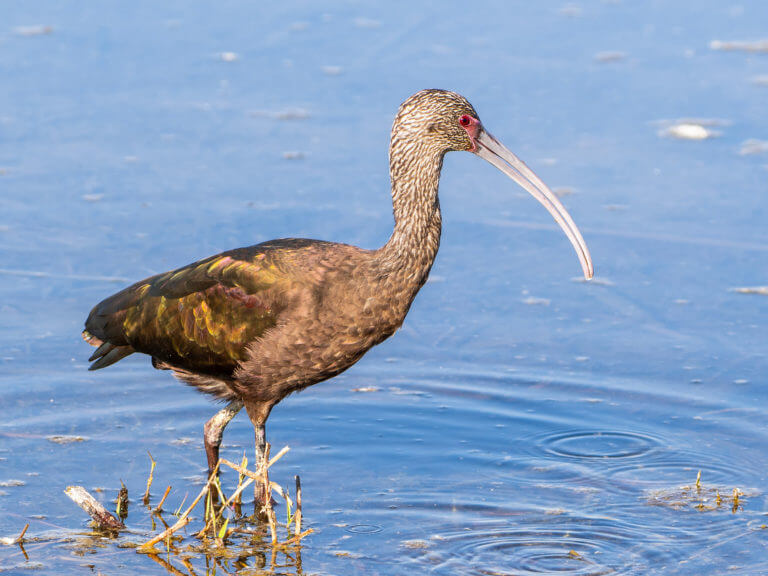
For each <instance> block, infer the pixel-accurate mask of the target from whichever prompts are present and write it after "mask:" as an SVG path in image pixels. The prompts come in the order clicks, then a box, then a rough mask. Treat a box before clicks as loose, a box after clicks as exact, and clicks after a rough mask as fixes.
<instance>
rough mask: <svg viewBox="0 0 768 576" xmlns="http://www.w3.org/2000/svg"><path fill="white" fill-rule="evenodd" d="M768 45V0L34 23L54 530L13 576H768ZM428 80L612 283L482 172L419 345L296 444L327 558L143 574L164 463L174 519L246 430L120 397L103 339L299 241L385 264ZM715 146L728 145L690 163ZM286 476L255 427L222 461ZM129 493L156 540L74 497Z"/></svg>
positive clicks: (15, 32)
mask: <svg viewBox="0 0 768 576" xmlns="http://www.w3.org/2000/svg"><path fill="white" fill-rule="evenodd" d="M766 21H768V6H765V5H764V4H763V3H761V2H757V1H752V2H741V3H739V4H728V3H720V2H705V3H701V2H692V1H691V2H688V1H686V2H676V3H665V2H645V3H632V2H621V1H617V2H607V1H604V2H599V1H594V2H586V1H585V2H578V3H544V2H542V3H530V2H489V3H485V4H484V5H482V6H474V7H469V5H468V4H467V3H459V2H442V3H439V4H436V5H427V4H424V5H418V4H416V5H414V4H412V3H406V2H389V3H386V4H383V3H382V4H376V5H375V4H367V3H360V2H344V3H338V4H335V5H330V6H321V5H319V4H318V3H314V2H282V3H280V4H279V6H263V7H262V6H258V5H255V4H252V3H246V2H225V3H219V4H217V5H216V7H215V8H214V7H213V6H212V5H210V4H208V3H202V2H165V3H161V4H158V3H154V2H131V3H116V2H111V3H98V4H88V5H83V4H82V3H74V2H35V3H15V4H14V5H12V6H6V7H5V9H4V11H3V18H2V22H1V23H0V74H2V78H3V80H2V85H3V90H0V317H1V318H2V320H0V413H2V415H3V418H2V420H1V421H0V512H2V513H0V537H3V536H5V537H13V536H15V535H16V534H18V533H19V532H20V530H21V528H22V527H23V526H24V524H26V523H29V524H30V527H29V530H28V533H27V535H26V538H27V540H26V542H25V544H24V545H23V549H22V547H19V546H18V545H0V573H3V574H5V573H8V574H15V573H29V572H30V571H31V573H38V574H61V573H83V574H86V573H87V574H92V573H99V572H101V573H103V574H134V573H136V572H137V571H139V572H141V573H157V574H165V573H173V574H176V573H182V574H192V573H196V574H201V573H209V574H213V573H214V572H215V573H225V572H224V571H225V570H226V571H227V572H229V573H235V572H238V573H242V574H255V573H263V572H259V570H262V569H263V570H266V571H267V573H275V574H382V575H388V574H403V573H431V574H441V575H442V574H451V575H456V574H516V575H517V574H533V573H569V574H570V573H572V574H648V573H658V574H718V573H726V572H727V573H729V574H744V575H753V574H762V573H766V572H768V529H765V526H766V525H767V524H768V499H766V486H767V485H768V424H767V423H768V409H766V405H768V391H767V389H766V374H768V356H767V355H766V350H767V349H768V347H767V346H766V345H767V344H768V295H766V293H767V292H768V289H766V288H765V287H766V286H768V266H766V262H767V261H768V227H767V226H766V225H765V222H766V221H767V220H768V210H767V209H766V206H767V205H768V203H766V197H768V196H767V195H766V193H768V186H767V185H766V182H768V152H766V150H768V145H767V144H766V142H768V115H766V113H765V102H766V99H767V98H768V81H767V80H766V78H768V53H766V52H765V48H764V47H763V48H762V51H761V45H760V44H759V41H761V40H762V41H763V42H765V38H766V32H765V26H764V23H765V22H766ZM713 42H715V44H713ZM717 42H742V43H744V42H746V43H749V42H752V43H754V44H751V45H750V44H748V45H747V46H743V45H725V47H726V48H734V49H722V48H723V45H722V44H717ZM745 48H751V50H750V49H745ZM427 87H442V88H448V89H452V90H455V91H457V92H460V93H462V94H464V95H465V96H466V97H467V98H468V99H469V100H470V101H471V102H472V103H473V104H474V106H475V108H476V109H477V110H478V112H479V114H480V117H481V119H482V120H483V122H484V123H485V125H486V126H487V128H488V129H489V130H490V131H491V132H492V133H493V134H494V135H495V136H497V137H498V138H499V139H500V140H502V141H503V142H504V143H505V144H506V145H507V146H508V147H509V148H510V149H512V150H513V151H515V153H517V154H518V155H519V156H520V157H521V158H523V159H524V160H525V161H526V162H527V163H528V164H529V165H530V166H531V167H532V168H533V169H534V170H535V171H536V172H537V173H538V174H539V175H540V176H541V177H542V179H543V180H544V181H545V182H547V183H549V185H550V186H552V187H553V188H555V189H558V190H559V191H560V192H561V193H563V194H564V196H563V198H562V200H563V202H564V203H565V204H566V205H567V207H568V209H569V211H570V212H571V214H572V216H573V217H574V220H575V221H576V222H577V224H578V225H579V226H580V228H581V230H582V232H583V234H584V237H585V238H586V240H587V242H588V244H589V246H590V249H591V251H592V256H593V259H594V262H595V267H596V279H595V281H593V282H592V283H590V284H586V283H584V282H582V281H579V278H578V277H579V274H580V270H579V266H578V262H577V259H576V257H575V255H574V254H573V251H572V249H571V248H570V246H569V244H568V242H567V240H566V239H565V237H564V236H563V235H562V233H561V232H560V231H559V230H558V229H557V227H556V225H555V224H554V223H553V222H552V221H551V219H550V218H549V216H548V215H547V214H546V212H545V211H544V210H542V209H541V207H540V206H539V205H538V204H537V203H536V202H535V201H533V200H532V199H530V198H529V197H528V196H527V194H526V193H525V192H523V191H522V190H521V189H519V188H517V187H516V186H515V184H514V183H512V182H511V181H509V180H508V179H506V178H505V177H504V176H503V175H501V174H499V173H498V172H497V171H496V170H494V169H493V168H491V167H490V166H488V165H487V164H485V163H484V162H482V161H480V160H479V159H478V158H475V157H472V156H471V155H468V154H451V155H449V156H448V157H447V158H446V162H445V167H444V171H443V178H442V181H441V205H442V208H443V216H444V229H443V239H442V245H441V249H440V253H439V255H438V259H437V262H436V264H435V266H434V268H433V271H432V276H431V279H430V281H429V282H428V283H427V285H426V286H425V287H424V288H423V290H422V292H421V293H420V294H419V296H418V298H417V299H416V301H415V303H414V305H413V307H412V309H411V312H410V314H409V316H408V318H407V320H406V322H405V324H404V326H403V328H402V329H401V330H400V331H399V332H398V334H396V335H395V336H394V337H393V338H392V339H391V340H390V341H387V342H385V343H384V344H383V345H381V346H379V347H377V348H376V349H374V350H372V351H371V352H370V353H369V354H368V355H367V356H366V357H365V358H364V359H363V360H362V361H361V362H360V363H359V364H358V365H357V366H356V367H354V368H353V369H351V370H350V371H349V372H347V373H345V374H343V375H341V376H340V377H338V378H336V379H334V380H333V381H330V382H326V383H323V384H321V385H318V386H315V387H313V388H311V389H308V390H307V391H305V392H303V393H301V394H299V395H296V396H293V397H289V398H288V399H286V400H285V401H284V402H283V403H281V404H280V405H279V406H278V407H277V408H276V409H275V410H274V411H273V413H272V416H271V418H270V420H269V424H268V438H269V440H270V441H271V442H272V444H273V446H275V449H277V448H279V447H282V446H284V445H290V446H291V451H290V452H289V453H288V455H286V456H285V457H284V458H283V459H282V460H281V461H280V462H279V463H278V464H277V465H276V467H275V470H274V472H273V479H276V480H277V481H278V482H280V483H281V484H284V485H288V484H289V483H292V479H293V475H294V474H300V475H301V477H302V483H303V486H304V517H305V522H306V523H307V525H308V526H309V527H312V528H314V530H315V533H314V534H312V535H310V536H309V537H308V538H306V539H305V540H304V541H303V544H302V546H301V547H300V550H299V552H298V553H296V552H295V551H292V552H291V554H290V555H287V556H286V555H285V554H283V553H282V552H280V553H278V554H276V556H275V557H273V556H272V554H271V551H270V547H269V545H268V543H267V540H262V539H259V538H257V539H255V540H254V541H249V542H245V541H244V540H242V539H240V540H237V541H234V542H233V543H231V544H230V546H229V547H228V550H227V551H226V553H223V552H221V551H219V552H214V551H211V550H207V551H206V550H205V549H203V548H201V546H200V545H199V544H195V546H196V548H194V549H193V550H192V551H189V550H187V551H186V552H183V553H182V552H178V553H174V554H170V555H167V556H166V555H163V557H162V560H163V561H165V562H166V564H163V563H162V562H161V561H160V560H158V559H154V561H153V559H152V558H150V557H148V556H145V555H140V554H137V553H136V552H135V551H134V550H133V549H132V548H131V547H130V546H131V545H133V544H135V543H139V542H143V541H145V540H147V539H148V538H149V537H150V536H151V534H154V533H156V531H153V526H152V520H151V517H150V515H149V514H148V513H147V511H146V510H145V509H144V508H143V507H142V506H141V503H140V495H141V494H142V493H143V491H144V486H145V482H146V478H147V473H148V469H149V458H148V456H147V454H146V453H147V451H150V452H151V453H152V455H153V457H154V458H155V460H156V461H157V462H158V466H157V469H156V472H155V485H154V486H155V488H153V499H154V502H156V501H157V499H159V496H160V494H161V493H162V491H163V489H164V487H165V486H167V485H172V487H173V488H172V492H171V495H170V496H169V500H168V504H167V505H166V509H167V510H168V511H169V513H168V514H166V516H168V518H166V520H167V521H169V522H170V521H173V520H175V519H174V518H173V516H171V515H170V512H171V511H173V510H175V509H176V508H178V507H179V505H180V504H181V502H182V499H183V497H184V495H185V494H190V496H193V495H194V494H195V493H197V492H198V491H199V489H200V479H201V478H202V474H203V472H204V462H205V457H204V454H203V451H202V438H201V436H202V424H203V422H204V421H205V420H206V419H207V418H208V417H210V415H212V414H213V412H214V411H215V410H216V406H214V405H212V404H211V403H210V402H209V401H208V400H207V399H206V398H204V397H202V396H201V395H199V394H197V393H196V392H195V391H194V390H191V389H189V388H187V387H185V386H182V385H180V384H178V383H176V382H175V381H173V379H172V378H171V377H170V376H169V375H168V374H167V373H161V372H156V371H154V370H153V369H152V368H151V367H150V365H149V362H148V361H147V359H146V358H141V357H139V356H134V357H131V358H129V359H127V360H124V361H123V362H121V363H120V364H118V365H115V366H113V367H111V368H109V369H108V370H104V371H100V372H97V373H89V372H87V370H86V368H87V363H86V362H85V360H86V358H87V357H88V356H89V355H90V353H91V350H90V348H89V347H88V346H87V345H86V344H85V343H83V342H82V341H81V340H80V335H79V334H80V330H81V329H82V324H83V321H84V319H85V317H86V316H87V314H88V311H89V310H90V308H91V307H92V306H93V305H94V304H95V303H96V302H98V301H99V300H101V299H102V298H104V297H105V296H108V295H109V294H111V293H112V292H114V291H117V290H118V289H120V288H121V287H123V286H125V285H127V284H128V283H130V282H132V281H135V280H137V279H141V278H143V277H146V276H148V275H150V274H154V273H157V272H161V271H164V270H168V269H170V268H173V267H177V266H181V265H184V264H187V263H188V262H191V261H194V260H196V259H199V258H201V257H204V256H207V255H210V254H214V253H216V252H218V251H222V250H225V249H228V248H232V247H236V246H243V245H250V244H254V243H257V242H260V241H263V240H267V239H270V238H276V237H286V236H299V237H310V238H322V239H328V240H334V241H341V242H348V243H354V244H358V245H361V246H365V247H370V248H372V247H376V246H379V245H381V244H382V243H383V242H385V241H386V239H387V238H388V236H389V233H390V232H391V228H392V216H391V204H390V198H389V192H388V190H389V182H388V165H387V160H386V152H387V144H388V137H389V128H390V126H391V122H392V117H393V115H394V113H395V111H396V109H397V106H398V105H399V103H400V102H401V101H402V100H403V99H405V98H406V97H407V96H409V95H410V94H411V93H413V92H415V91H417V90H419V89H422V88H427ZM683 119H688V120H686V121H685V122H683V123H688V124H693V125H695V126H697V127H698V128H697V129H696V130H697V131H696V130H695V131H694V132H693V134H698V135H702V134H704V135H706V136H711V137H707V138H704V139H700V140H691V139H680V138H675V137H670V136H669V135H668V133H667V132H665V131H667V130H668V129H669V128H670V127H671V126H672V127H673V126H675V125H679V124H680V123H681V120H683ZM750 141H752V142H751V143H750ZM745 289H746V290H745ZM359 389H373V390H372V391H369V392H359V391H358V392H353V390H359ZM56 435H64V436H75V437H77V436H80V437H82V441H79V442H71V443H66V444H60V443H56V442H52V441H51V439H50V438H51V437H52V436H56ZM251 449H252V430H251V428H250V424H249V423H248V421H247V418H245V417H244V416H240V417H239V418H238V419H237V420H235V421H234V422H233V423H232V424H231V425H230V427H229V428H228V429H227V432H226V435H225V445H224V447H223V451H222V455H223V456H224V457H226V458H229V459H232V460H239V459H240V458H241V456H242V454H243V451H247V453H248V454H249V455H250V453H251ZM699 471H701V484H702V488H701V489H700V490H699V491H696V490H695V489H689V490H686V489H685V487H691V486H692V485H694V484H695V482H696V476H697V473H698V472H699ZM121 480H122V481H123V482H125V484H126V486H127V487H128V489H129V493H130V495H131V500H132V503H131V508H130V509H129V516H128V519H127V526H128V528H129V530H128V531H127V532H125V533H123V535H121V536H120V537H119V538H117V539H102V538H94V537H93V536H92V535H91V534H90V530H89V528H88V523H87V518H86V517H85V515H84V513H83V512H81V511H80V510H79V509H78V508H77V507H75V505H74V504H72V503H71V502H70V501H69V500H68V499H67V497H66V496H65V495H64V493H63V490H64V488H65V487H66V486H67V485H71V484H81V485H83V486H85V487H86V488H88V489H89V490H91V491H93V492H94V494H96V495H97V497H99V498H101V499H102V500H103V501H104V502H105V503H107V505H108V507H112V506H113V504H111V501H112V499H113V498H114V497H115V495H116V493H117V489H118V488H119V486H120V481H121ZM232 481H233V478H232V474H231V473H230V474H228V475H226V476H225V485H226V484H227V482H229V485H230V486H231V483H232ZM734 488H737V489H738V490H739V491H740V492H741V493H742V494H743V496H742V497H741V498H740V503H739V507H737V509H736V510H735V511H734V510H733V508H732V505H731V504H732V503H731V501H725V502H723V503H722V504H721V505H719V506H718V505H715V504H714V500H713V498H712V497H711V496H712V494H713V493H714V490H717V491H718V493H720V494H721V495H722V496H723V497H728V498H730V496H731V494H732V491H733V489H734ZM97 489H103V490H101V491H99V490H97ZM691 494H693V496H691ZM705 499H706V502H705ZM200 523H201V520H200V518H199V516H198V517H197V519H196V520H195V521H193V524H191V525H190V526H195V525H199V524H200ZM190 533H191V531H190ZM186 534H187V535H186V537H185V540H184V542H182V543H180V546H182V544H183V545H192V544H194V542H195V541H194V539H192V538H191V537H189V535H188V534H189V533H186ZM185 562H186V563H187V564H185ZM190 567H191V568H190ZM174 570H175V571H177V572H174Z"/></svg>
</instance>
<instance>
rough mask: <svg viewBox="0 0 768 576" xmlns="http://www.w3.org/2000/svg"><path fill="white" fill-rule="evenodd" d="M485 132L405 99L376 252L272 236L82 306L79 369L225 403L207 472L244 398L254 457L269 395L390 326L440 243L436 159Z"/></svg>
mask: <svg viewBox="0 0 768 576" xmlns="http://www.w3.org/2000/svg"><path fill="white" fill-rule="evenodd" d="M489 138H490V139H491V140H492V137H490V135H487V133H485V131H484V130H483V128H482V125H481V124H480V122H479V119H478V118H477V113H476V112H475V110H474V108H472V106H471V105H470V104H469V102H467V101H466V100H465V99H464V98H463V97H462V96H459V95H458V94H454V93H452V92H446V91H442V90H424V91H422V92H419V93H417V94H415V95H414V96H412V97H411V98H409V99H408V100H406V101H405V102H404V103H403V104H402V105H401V107H400V110H399V112H398V115H397V117H396V118H395V122H394V125H393V128H392V139H391V144H390V175H391V180H392V200H393V208H394V216H395V228H394V231H393V233H392V236H391V237H390V239H389V241H388V242H387V243H386V244H385V245H384V246H383V247H382V248H380V249H378V250H364V249H361V248H357V247H354V246H349V245H346V244H336V243H330V242H322V241H317V240H297V239H287V240H275V241H271V242H265V243H263V244H258V245H256V246H251V247H249V248H240V249H237V250H232V251H229V252H225V253H223V254H220V255H218V256H213V257H211V258H208V259H205V260H201V261H200V262H196V263H194V264H191V265H189V266H186V267H183V268H180V269H178V270H175V271H172V272H168V273H166V274H160V275H157V276H153V277H151V278H147V279H146V280H143V281H141V282H138V283H136V284H134V285H133V286H130V287H128V288H126V289H125V290H123V291H121V292H118V293H117V294H115V295H113V296H111V297H110V298H107V299H106V300H104V301H103V302H101V303H99V304H98V305H96V307H95V308H94V309H93V310H92V312H91V314H90V316H89V317H88V320H87V321H86V329H85V332H84V337H85V338H86V340H87V341H88V342H89V343H90V344H92V345H95V346H99V348H98V349H97V350H96V352H95V353H94V355H93V356H92V357H91V360H95V362H94V364H93V365H92V366H91V369H98V368H103V367H105V366H108V365H110V364H112V363H114V362H116V361H118V360H120V359H121V358H123V357H125V356H127V355H129V354H131V353H133V352H143V353H145V354H148V355H150V356H151V357H152V362H153V365H154V366H155V367H157V368H163V369H170V370H173V371H174V373H175V374H176V376H177V377H179V378H180V379H181V380H183V381H184V382H186V383H188V384H191V385H193V386H196V387H197V388H198V389H200V390H201V391H203V392H206V393H209V394H212V395H214V396H216V397H218V398H220V399H223V400H226V401H228V402H229V404H228V406H227V407H226V408H225V409H223V410H222V411H220V412H219V413H218V414H217V415H216V416H214V418H212V419H211V420H210V421H209V422H208V423H207V424H206V427H205V444H206V453H207V457H208V465H209V468H213V467H214V465H215V463H216V460H217V459H218V448H219V444H220V442H221V435H222V432H223V429H224V427H225V426H226V424H227V423H228V422H229V420H230V419H231V418H232V417H234V415H235V414H236V413H237V412H238V411H239V409H240V408H241V407H242V406H243V405H244V406H245V407H246V410H247V412H248V415H249V417H250V419H251V421H252V423H253V424H254V427H255V430H256V441H257V458H259V457H260V455H261V451H262V450H263V445H264V422H265V421H266V419H267V417H268V415H269V412H270V410H271V409H272V407H273V406H274V405H275V404H276V403H277V402H279V401H280V400H282V399H283V398H284V397H285V396H286V395H288V394H290V393H292V392H295V391H297V390H301V389H302V388H305V387H306V386H310V385H312V384H315V383H317V382H321V381H323V380H326V379H328V378H331V377H333V376H335V375H337V374H339V373H340V372H342V371H344V370H346V369H347V368H349V367H350V366H352V365H353V364H354V363H355V362H357V361H358V360H359V359H360V358H361V357H362V356H363V354H365V352H366V351H367V350H369V349H370V348H371V347H372V346H375V345H376V344H378V343H380V342H382V341H383V340H385V339H386V338H388V337H389V336H391V335H392V334H393V333H394V332H395V331H396V330H397V329H398V328H399V327H400V325H401V324H402V322H403V320H404V319H405V316H406V314H407V312H408V309H409V308H410V305H411V303H412V302H413V299H414V297H415V296H416V293H417V292H418V290H419V288H421V286H422V285H423V284H424V282H425V281H426V279H427V275H428V274H429V270H430V268H431V267H432V263H433V262H434V259H435V255H436V254H437V250H438V246H439V243H440V229H441V218H440V206H439V202H438V194H437V193H438V181H439V177H440V170H441V168H442V162H443V156H444V155H445V153H446V152H448V151H450V150H469V151H474V152H476V153H478V154H479V155H481V156H483V154H487V152H485V150H486V149H492V147H493V146H495V144H493V142H495V140H493V142H491V140H488V139H489ZM499 146H500V145H499ZM488 147H490V148H488ZM502 148H503V147H502ZM490 161H492V162H493V160H490ZM513 177H515V176H513ZM515 178H516V177H515ZM563 211H564V210H563ZM578 238H579V240H580V236H579V237H578ZM572 241H573V239H572ZM581 242H582V243H583V240H581ZM574 246H576V242H575V241H574ZM585 250H586V247H585V246H584V251H585ZM586 258H587V259H588V253H587V255H586ZM582 264H584V261H583V260H582ZM589 266H590V275H591V262H590V264H589ZM586 270H587V268H586V267H585V274H586Z"/></svg>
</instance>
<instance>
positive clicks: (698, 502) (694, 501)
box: [647, 471, 759, 513]
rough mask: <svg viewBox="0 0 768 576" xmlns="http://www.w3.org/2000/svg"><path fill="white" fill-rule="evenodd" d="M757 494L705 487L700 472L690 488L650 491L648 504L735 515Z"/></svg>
mask: <svg viewBox="0 0 768 576" xmlns="http://www.w3.org/2000/svg"><path fill="white" fill-rule="evenodd" d="M758 495H759V494H758V493H757V492H750V493H749V494H747V493H745V492H744V491H743V490H741V489H740V488H735V487H734V488H727V487H723V486H707V485H705V484H703V483H702V481H701V471H699V473H698V475H697V476H696V482H695V483H694V484H693V485H691V486H680V487H677V488H670V489H663V490H650V491H649V492H648V494H647V497H648V502H649V503H650V504H652V505H655V506H667V507H669V508H674V509H675V510H698V511H699V512H714V511H728V510H730V511H731V512H733V513H736V512H738V511H740V510H743V509H744V506H745V504H746V502H747V500H746V499H747V497H748V496H749V497H755V496H758Z"/></svg>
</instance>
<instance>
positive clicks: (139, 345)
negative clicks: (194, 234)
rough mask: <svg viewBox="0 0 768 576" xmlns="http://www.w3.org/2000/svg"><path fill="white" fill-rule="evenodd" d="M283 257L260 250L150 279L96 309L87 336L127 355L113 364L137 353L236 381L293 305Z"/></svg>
mask: <svg viewBox="0 0 768 576" xmlns="http://www.w3.org/2000/svg"><path fill="white" fill-rule="evenodd" d="M284 256H285V254H284V252H282V251H279V250H270V249H269V246H266V245H258V246H252V247H250V248H241V249H239V250H233V251H231V252H225V253H223V254H220V255H218V256H213V257H211V258H207V259H205V260H201V261H199V262H195V263H194V264H190V265H189V266H185V267H183V268H179V269H178V270H173V271H171V272H167V273H165V274H159V275H157V276H152V277H150V278H147V279H145V280H142V281H141V282H137V283H136V284H134V285H132V286H129V287H128V288H126V289H125V290H122V291H121V292H118V293H117V294H115V295H113V296H111V297H109V298H107V299H106V300H104V301H103V302H101V303H99V304H97V305H96V307H94V309H93V310H92V311H91V314H90V316H89V317H88V320H87V321H86V333H88V334H89V336H91V337H95V338H94V343H97V342H99V341H100V342H103V343H105V344H107V343H108V344H109V345H110V347H109V348H105V350H111V349H112V348H113V347H120V348H121V349H122V351H121V355H119V357H117V356H118V354H113V355H112V356H111V358H110V360H111V359H113V358H114V361H117V360H119V359H120V358H122V357H124V355H127V354H129V353H130V352H132V351H138V352H144V353H145V354H150V355H151V356H153V357H154V358H157V359H158V360H160V361H162V362H165V363H167V364H170V365H172V366H178V367H180V368H184V369H186V370H192V371H197V372H202V373H208V374H215V375H223V374H231V373H232V372H233V371H234V369H235V368H236V366H237V363H238V362H239V361H240V360H243V359H245V356H246V348H247V346H248V344H249V343H250V342H252V341H254V340H255V339H257V338H259V337H261V336H262V335H263V334H264V333H265V332H266V331H267V330H269V329H270V328H271V327H273V326H275V325H276V323H277V321H278V319H279V317H280V315H281V313H282V312H283V310H285V308H286V307H287V306H288V302H289V294H288V291H289V290H288V289H289V287H290V285H291V283H290V281H289V279H288V277H287V276H286V274H284V273H283V272H282V271H281V266H280V260H281V258H283V257H284ZM126 351H127V352H126ZM110 363H112V362H110ZM101 364H102V365H99V366H96V365H94V366H93V367H92V368H98V367H102V366H103V365H107V363H106V362H102V363H101Z"/></svg>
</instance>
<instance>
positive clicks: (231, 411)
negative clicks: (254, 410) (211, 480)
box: [203, 399, 243, 477]
mask: <svg viewBox="0 0 768 576" xmlns="http://www.w3.org/2000/svg"><path fill="white" fill-rule="evenodd" d="M242 407H243V402H242V400H239V399H237V400H232V402H230V403H229V404H227V405H226V406H225V407H224V408H222V409H221V410H219V411H218V412H216V414H215V415H214V416H213V418H211V419H210V420H208V422H206V423H205V427H204V428H203V439H204V443H205V455H206V457H207V458H208V476H209V477H210V475H211V474H212V473H213V470H214V469H215V468H216V464H217V463H218V462H219V446H221V437H222V435H223V434H224V428H226V427H227V424H229V422H230V420H232V418H234V417H235V416H236V415H237V413H238V412H240V409H241V408H242Z"/></svg>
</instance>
